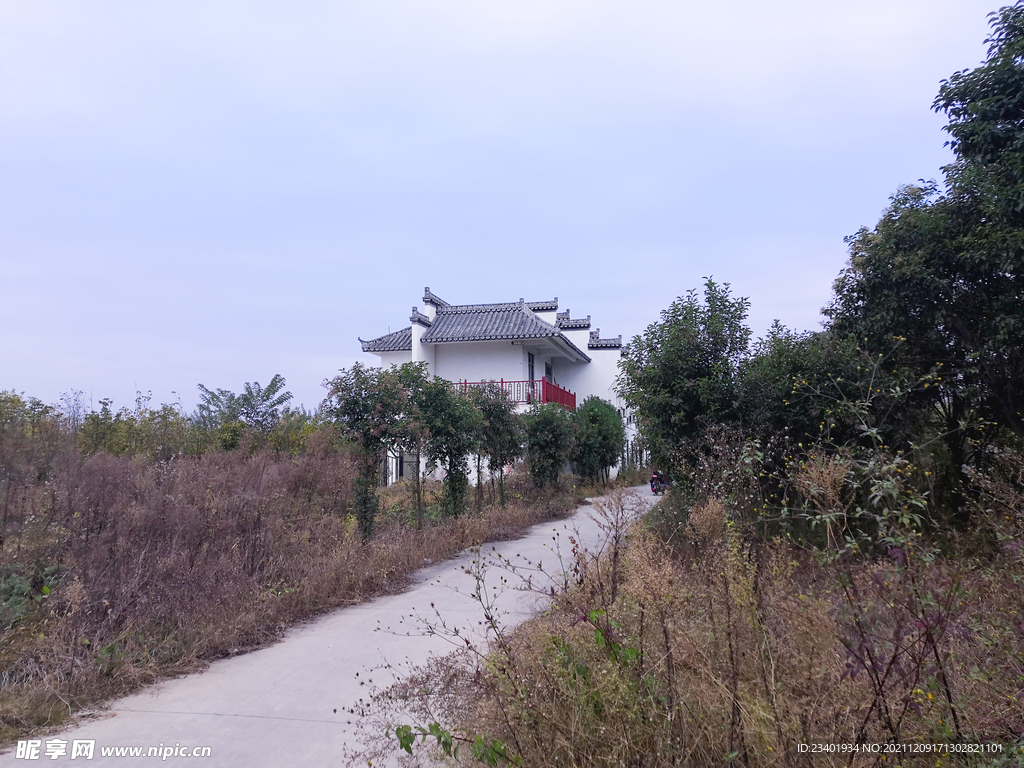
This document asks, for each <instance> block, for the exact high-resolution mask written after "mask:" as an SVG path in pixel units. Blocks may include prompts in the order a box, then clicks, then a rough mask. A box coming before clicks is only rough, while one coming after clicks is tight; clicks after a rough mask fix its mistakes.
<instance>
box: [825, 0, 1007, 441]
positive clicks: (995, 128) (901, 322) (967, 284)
mask: <svg viewBox="0 0 1024 768" xmlns="http://www.w3.org/2000/svg"><path fill="white" fill-rule="evenodd" d="M992 30H993V31H992V35H991V37H990V38H989V40H988V42H989V45H990V47H989V51H988V57H987V59H986V61H985V63H984V64H982V65H981V66H980V67H978V68H976V69H973V70H964V71H962V72H958V73H956V74H954V75H953V76H952V77H951V78H949V80H947V81H945V82H944V83H943V84H942V86H941V88H940V91H939V95H938V97H937V98H936V100H935V104H934V108H935V109H936V110H937V111H942V112H945V113H946V115H947V116H948V117H949V119H950V122H949V125H948V126H947V127H946V130H947V131H948V132H949V134H950V136H951V137H952V138H951V140H950V142H949V146H950V147H951V148H952V149H953V151H954V152H955V153H956V160H955V161H954V163H953V164H951V165H949V166H947V167H946V168H944V172H945V188H944V189H942V190H940V189H939V187H938V185H936V184H934V183H929V184H923V185H917V186H908V187H904V188H902V189H900V190H899V191H898V192H897V194H896V195H895V196H894V197H893V198H892V201H891V204H890V206H889V208H888V209H887V210H886V212H885V213H884V215H883V216H882V219H881V220H880V221H879V222H878V224H877V225H876V226H875V227H874V229H870V230H869V229H867V228H863V229H861V230H860V231H859V232H858V233H857V234H856V235H854V236H852V237H851V238H849V243H850V257H851V258H850V266H849V268H848V269H847V270H846V271H844V272H843V273H842V275H840V277H839V279H838V280H837V282H836V298H835V301H834V302H833V304H832V305H831V307H829V309H828V310H827V313H828V314H829V316H830V317H831V319H832V327H833V328H834V329H835V330H836V331H837V332H841V333H842V332H849V333H853V334H856V335H857V337H858V338H859V339H860V340H861V341H862V343H864V344H866V345H868V346H869V347H870V348H871V349H872V350H873V351H876V352H878V353H880V354H887V353H889V351H890V350H891V349H893V347H894V345H895V344H896V343H897V342H899V343H901V344H904V345H905V350H906V351H905V353H903V354H901V355H900V356H899V362H900V364H902V365H906V366H908V367H910V368H912V369H914V370H916V371H917V372H918V373H919V374H923V373H925V372H928V371H931V370H932V369H938V368H939V366H941V371H942V383H941V385H937V386H935V387H934V388H929V390H930V391H929V394H930V395H931V402H932V404H933V405H934V407H935V408H936V409H937V410H938V411H939V412H940V414H941V416H942V419H943V421H944V422H945V424H946V429H947V433H948V434H950V435H952V436H953V437H952V441H953V442H951V443H950V449H951V451H952V452H954V453H956V452H958V451H959V449H958V448H957V446H956V445H955V444H954V443H955V442H956V441H960V442H961V443H962V442H963V439H962V438H963V430H962V429H961V428H960V425H962V424H965V423H969V422H971V421H977V420H979V419H984V420H987V421H990V422H994V423H996V424H999V425H1001V426H1002V427H1004V428H1006V429H1007V430H1009V431H1010V432H1012V433H1013V434H1015V435H1016V436H1017V438H1018V439H1024V413H1022V409H1024V6H1022V4H1021V3H1017V4H1016V5H1013V6H1010V7H1006V8H1002V9H1001V10H1000V11H999V12H998V13H996V14H993V17H992ZM897 337H898V338H897Z"/></svg>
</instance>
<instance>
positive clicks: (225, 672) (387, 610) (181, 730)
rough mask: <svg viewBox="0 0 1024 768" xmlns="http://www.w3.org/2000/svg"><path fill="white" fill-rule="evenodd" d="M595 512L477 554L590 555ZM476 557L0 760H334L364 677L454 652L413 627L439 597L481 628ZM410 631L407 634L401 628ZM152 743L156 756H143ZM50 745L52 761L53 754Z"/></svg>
mask: <svg viewBox="0 0 1024 768" xmlns="http://www.w3.org/2000/svg"><path fill="white" fill-rule="evenodd" d="M637 491H638V493H639V494H640V503H641V504H642V506H643V507H644V508H647V507H648V506H650V504H651V503H653V497H652V495H651V492H650V489H647V488H640V489H637ZM593 509H594V508H593V506H591V505H589V504H588V505H586V506H582V507H580V508H579V509H578V510H577V511H576V513H575V515H574V516H573V517H571V518H569V519H567V520H564V521H559V522H557V523H545V524H541V525H537V526H534V527H533V528H532V529H530V531H529V533H528V534H527V535H526V536H525V537H524V538H522V539H519V540H517V541H510V542H501V543H500V544H496V545H493V546H494V547H495V550H494V551H492V545H485V546H484V547H483V548H482V550H483V552H484V554H485V555H488V554H489V555H490V556H491V557H495V556H496V553H500V555H501V556H502V557H504V558H507V559H510V560H512V561H513V562H518V563H522V562H524V561H525V560H529V561H533V562H540V563H542V564H543V566H544V568H545V570H554V569H556V568H557V564H558V554H559V552H560V553H561V555H562V556H563V557H568V555H569V551H570V544H569V541H568V540H569V537H570V536H574V537H576V538H577V540H578V541H580V542H581V543H582V544H583V546H584V547H585V548H587V549H590V550H592V551H593V550H595V549H597V548H599V547H601V546H602V545H603V535H602V532H601V528H600V526H599V525H598V524H597V522H595V520H594V519H593V518H592V516H591V514H592V513H593ZM472 558H473V555H472V553H470V552H464V553H463V554H462V555H461V556H460V557H458V558H457V559H455V560H448V561H446V562H444V563H441V564H436V565H431V566H428V567H426V568H424V569H423V570H421V571H419V572H418V573H416V574H415V575H414V582H415V583H414V585H413V586H412V587H411V588H410V589H409V590H408V591H406V592H404V593H402V594H400V595H393V596H389V597H383V598H380V599H377V600H373V601H371V602H368V603H363V604H361V605H355V606H350V607H348V608H343V609H340V610H338V611H335V612H333V613H330V614H327V615H325V616H322V617H320V618H319V619H317V620H315V621H312V622H310V623H308V624H305V625H303V626H300V627H297V628H295V629H293V630H291V631H289V632H288V633H287V634H286V635H285V637H284V638H283V639H282V640H281V641H280V642H279V643H276V644H275V645H272V646H270V647H268V648H264V649H262V650H259V651H255V652H253V653H249V654H244V655H241V656H236V657H234V658H230V659H223V660H221V661H216V662H214V663H213V664H211V665H210V667H209V668H208V669H207V670H206V671H204V672H201V673H198V674H195V675H189V676H187V677H183V678H179V679H176V680H168V681H165V682H161V683H157V684H155V685H153V686H150V687H148V688H146V689H145V690H143V691H141V692H139V693H136V694H133V695H131V696H128V697H126V698H124V699H120V700H118V701H115V702H112V703H111V704H110V707H109V709H108V710H105V711H104V712H102V713H100V714H99V716H98V717H95V718H92V719H87V720H83V721H80V722H79V723H78V724H77V725H76V726H75V727H73V728H71V729H69V730H67V731H65V732H63V733H61V734H58V735H54V736H49V737H45V738H41V739H39V740H38V743H37V744H34V745H30V746H26V745H22V750H23V752H24V750H25V749H29V750H30V752H29V753H28V754H23V755H22V756H21V757H19V755H18V750H17V749H15V748H12V749H11V750H9V751H7V752H6V753H5V754H3V755H0V766H27V765H32V764H35V765H40V764H46V765H52V764H63V763H64V762H71V763H72V764H73V765H101V766H108V765H109V766H118V765H119V766H125V765H135V764H140V765H142V764H145V765H154V764H158V763H161V762H163V763H167V764H179V765H180V764H190V765H200V766H206V767H207V768H213V767H214V766H246V767H247V768H262V767H263V766H266V767H267V768H271V767H273V768H279V767H281V766H340V765H342V764H343V760H342V750H343V749H344V748H345V747H353V746H355V745H356V735H355V727H356V726H355V721H356V718H355V717H353V715H351V714H349V713H348V712H347V711H346V710H348V709H349V708H351V707H352V706H353V705H354V704H356V702H358V701H359V700H360V699H361V698H367V696H368V687H367V686H368V683H369V680H370V679H372V680H373V683H374V684H375V685H376V686H378V687H380V686H383V685H386V684H387V683H388V682H389V679H388V677H387V675H388V673H387V672H385V671H382V670H380V667H381V665H382V664H383V663H385V662H387V663H390V664H394V665H399V664H405V663H406V662H409V663H413V664H420V663H423V662H425V661H426V660H427V659H428V657H429V655H430V654H432V653H435V654H436V653H447V652H448V651H450V650H451V646H450V645H449V644H448V642H446V641H445V640H444V639H443V638H440V637H437V636H433V637H432V636H423V635H422V634H420V631H421V629H422V624H421V625H419V626H418V625H417V621H416V617H418V616H419V617H430V616H432V611H431V609H430V605H431V603H434V604H435V605H436V606H438V608H439V610H440V611H441V613H442V615H443V617H444V619H445V621H446V623H447V624H448V625H449V627H453V626H459V627H460V628H461V629H460V631H461V632H463V633H472V632H474V631H475V630H476V629H477V628H478V627H479V624H478V622H479V621H480V617H481V610H480V606H479V604H478V603H477V602H476V601H475V600H474V599H473V598H472V593H473V591H474V589H475V587H476V582H475V580H474V578H473V577H472V576H471V575H469V574H468V573H467V572H466V567H467V566H468V565H470V564H471V561H472ZM500 575H506V576H507V573H502V574H499V573H497V572H495V571H494V570H493V569H492V570H491V572H490V577H489V578H488V580H487V588H488V591H489V592H491V593H493V590H491V586H492V582H493V583H497V582H498V580H499V578H500ZM513 586H515V585H514V584H513ZM537 601H538V598H537V597H536V596H535V595H534V594H532V593H527V592H524V591H518V590H505V591H504V592H501V593H500V594H499V596H498V598H497V604H498V605H499V606H500V608H501V609H502V610H503V611H505V612H506V613H505V615H504V617H503V623H504V624H505V626H512V625H514V624H516V623H519V622H520V621H522V620H523V619H525V618H527V617H529V616H531V615H534V614H535V613H536V612H537V611H538V610H539V606H538V602H537ZM388 628H390V630H391V631H388ZM380 629H383V630H384V631H378V630H380ZM409 630H411V631H412V634H411V635H408V636H407V635H405V634H404V633H405V632H406V631H409ZM55 740H56V741H55ZM60 742H66V744H65V745H64V746H63V752H65V754H60V752H61V751H62V748H61V747H62V745H61V744H60ZM76 742H77V743H76ZM89 742H94V745H93V747H92V755H91V758H89V757H86V755H85V754H84V752H87V751H88V750H89ZM31 747H35V748H36V749H37V750H38V752H37V753H34V752H32V751H31ZM111 747H141V748H142V752H141V755H142V756H138V757H132V756H127V755H122V756H116V755H113V754H110V755H106V756H105V755H104V754H103V751H104V748H107V749H109V748H111ZM151 747H156V748H157V750H158V755H159V756H157V755H153V756H148V752H149V750H150V748H151ZM197 747H198V748H203V747H208V748H209V756H203V755H202V752H200V753H199V756H193V754H192V750H193V749H195V748H197ZM48 750H49V751H50V753H51V754H54V753H56V756H55V757H54V758H51V757H49V755H48V754H47V752H48ZM76 750H77V752H78V754H73V753H74V752H75V751H76ZM32 754H37V756H36V757H34V758H33V757H32ZM136 754H138V753H136Z"/></svg>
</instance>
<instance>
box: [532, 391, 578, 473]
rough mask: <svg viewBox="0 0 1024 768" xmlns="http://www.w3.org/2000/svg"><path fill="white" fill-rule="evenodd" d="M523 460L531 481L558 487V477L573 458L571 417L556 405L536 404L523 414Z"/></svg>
mask: <svg viewBox="0 0 1024 768" xmlns="http://www.w3.org/2000/svg"><path fill="white" fill-rule="evenodd" d="M524 420H525V422H526V461H527V464H528V465H529V467H530V477H531V478H532V479H533V482H534V483H535V484H536V485H537V486H538V487H541V488H543V487H544V486H546V485H548V484H551V485H558V475H559V473H560V472H561V471H562V467H564V466H565V465H566V464H567V463H568V461H569V458H570V456H571V455H572V448H573V441H574V440H575V437H576V435H575V433H576V429H575V424H574V422H573V418H572V414H571V413H569V411H567V410H566V409H565V408H563V407H562V406H560V405H556V404H555V403H548V404H546V405H535V406H534V407H533V408H531V409H530V410H529V411H528V412H527V413H526V415H525V417H524Z"/></svg>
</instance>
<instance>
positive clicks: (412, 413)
mask: <svg viewBox="0 0 1024 768" xmlns="http://www.w3.org/2000/svg"><path fill="white" fill-rule="evenodd" d="M398 377H399V380H400V381H401V384H402V388H403V389H404V390H405V393H406V399H405V409H404V410H403V411H402V413H401V415H400V417H399V422H398V425H397V427H396V430H395V432H396V444H397V445H398V447H399V448H401V449H402V450H404V451H409V452H411V453H412V454H413V461H412V464H413V499H414V503H415V506H416V510H415V512H416V528H417V529H420V530H422V528H423V487H422V482H421V480H422V479H421V477H420V457H421V455H422V453H423V443H424V441H425V440H426V439H427V435H428V428H427V423H426V421H425V419H424V416H423V414H424V409H425V407H426V402H425V396H426V392H427V387H428V386H429V384H430V375H429V374H428V373H427V364H426V363H422V362H421V363H404V364H402V365H401V366H400V367H399V368H398Z"/></svg>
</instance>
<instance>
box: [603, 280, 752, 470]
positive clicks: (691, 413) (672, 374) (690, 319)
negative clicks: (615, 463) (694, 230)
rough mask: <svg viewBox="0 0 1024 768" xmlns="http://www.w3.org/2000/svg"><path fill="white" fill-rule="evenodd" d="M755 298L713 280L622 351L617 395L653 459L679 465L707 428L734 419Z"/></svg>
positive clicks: (676, 304)
mask: <svg viewBox="0 0 1024 768" xmlns="http://www.w3.org/2000/svg"><path fill="white" fill-rule="evenodd" d="M748 307H749V301H748V300H747V299H744V298H733V297H732V296H730V295H729V285H728V283H725V284H723V285H718V284H717V283H715V282H714V281H713V280H711V279H708V280H707V282H706V283H705V284H704V298H703V301H702V300H701V298H700V297H699V296H698V295H697V292H696V291H695V290H691V291H689V292H688V293H687V294H686V296H682V297H680V298H678V299H676V301H674V302H672V305H671V306H670V307H669V308H668V309H666V310H664V311H662V313H661V322H660V323H654V324H652V325H650V326H648V327H647V330H646V331H644V333H643V334H641V335H639V336H636V337H634V338H633V340H632V341H631V342H630V343H629V345H628V346H627V347H626V348H625V349H624V350H623V354H622V359H621V360H620V362H619V369H620V372H621V376H620V378H619V390H620V393H621V394H622V396H623V398H624V399H625V400H626V403H627V404H628V405H629V407H630V408H631V409H632V411H633V413H634V414H635V415H636V419H637V423H638V426H639V428H640V431H641V432H642V433H643V435H644V437H645V439H646V440H647V442H648V445H649V446H650V448H651V453H652V454H653V457H654V459H655V461H658V462H669V463H674V462H677V461H679V460H680V456H681V454H680V451H681V449H682V448H683V447H684V446H685V445H686V444H687V443H693V441H695V440H696V439H697V438H698V437H699V435H700V433H701V431H702V430H703V429H704V428H705V427H706V426H708V425H710V424H713V423H716V422H721V421H732V420H735V418H736V412H735V406H734V403H735V398H736V386H737V371H738V367H739V364H740V361H741V360H742V359H743V356H744V355H745V353H746V351H747V346H748V343H749V340H750V330H749V329H748V328H747V327H746V326H745V325H744V320H745V319H746V317H747V309H748Z"/></svg>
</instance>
